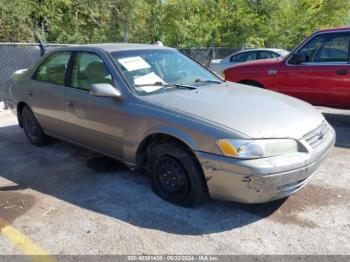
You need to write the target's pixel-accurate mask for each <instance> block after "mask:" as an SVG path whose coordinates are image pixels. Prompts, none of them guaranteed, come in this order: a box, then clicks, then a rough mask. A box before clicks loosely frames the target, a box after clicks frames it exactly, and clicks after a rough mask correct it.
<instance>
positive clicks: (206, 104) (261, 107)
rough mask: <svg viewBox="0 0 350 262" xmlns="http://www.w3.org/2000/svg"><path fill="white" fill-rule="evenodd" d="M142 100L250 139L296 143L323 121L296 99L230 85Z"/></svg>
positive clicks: (309, 107) (227, 83)
mask: <svg viewBox="0 0 350 262" xmlns="http://www.w3.org/2000/svg"><path fill="white" fill-rule="evenodd" d="M143 98H144V99H145V100H146V101H147V102H150V103H152V104H156V105H159V106H162V107H164V108H166V109H170V110H173V111H177V112H182V113H186V114H189V115H192V116H194V117H197V118H198V117H199V118H202V119H205V120H208V121H210V122H215V123H216V124H219V125H221V126H223V127H226V128H229V129H233V130H235V131H238V132H240V133H243V134H245V135H246V136H249V137H251V138H295V139H299V138H301V137H302V136H304V135H305V134H306V133H308V132H310V131H311V130H313V129H314V128H316V127H317V126H318V125H319V124H320V123H321V122H322V121H323V119H324V118H323V116H322V114H321V113H319V112H318V111H317V110H316V109H315V108H314V107H312V106H311V105H310V104H308V103H305V102H303V101H300V100H298V99H295V98H292V97H289V96H286V95H282V94H279V93H276V92H272V91H268V90H264V89H259V88H256V87H250V86H246V85H241V84H236V83H231V82H225V83H222V84H214V85H208V86H201V87H198V88H197V89H196V90H174V91H169V92H166V93H161V94H154V95H149V96H144V97H143Z"/></svg>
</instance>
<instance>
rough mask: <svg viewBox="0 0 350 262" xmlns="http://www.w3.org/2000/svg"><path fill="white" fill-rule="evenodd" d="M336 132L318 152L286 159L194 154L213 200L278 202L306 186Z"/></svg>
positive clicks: (323, 157) (283, 157)
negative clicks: (235, 157)
mask: <svg viewBox="0 0 350 262" xmlns="http://www.w3.org/2000/svg"><path fill="white" fill-rule="evenodd" d="M334 142H335V133H334V131H332V135H331V136H329V138H328V141H325V143H324V146H323V148H322V150H321V151H319V152H313V156H312V157H310V154H309V153H297V154H293V155H289V156H282V157H275V158H265V159H254V160H238V159H233V158H228V157H223V156H218V155H213V154H208V153H203V152H197V157H198V159H199V161H200V163H201V165H202V168H203V171H204V175H205V177H206V181H207V185H208V190H209V194H210V196H211V197H212V198H214V199H223V200H230V201H236V202H241V203H263V202H268V201H272V200H276V199H281V198H284V197H286V196H289V195H291V194H293V193H294V192H296V191H298V190H299V189H301V188H302V187H303V186H305V185H306V184H307V183H308V182H309V181H310V180H311V178H312V176H313V174H315V171H316V170H317V169H318V167H319V166H320V165H321V163H322V162H323V160H324V159H325V158H326V156H327V155H328V153H329V151H330V149H331V148H332V147H333V145H334Z"/></svg>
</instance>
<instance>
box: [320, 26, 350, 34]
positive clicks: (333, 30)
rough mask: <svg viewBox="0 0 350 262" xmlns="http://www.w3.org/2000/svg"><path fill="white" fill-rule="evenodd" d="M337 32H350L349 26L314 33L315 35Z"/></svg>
mask: <svg viewBox="0 0 350 262" xmlns="http://www.w3.org/2000/svg"><path fill="white" fill-rule="evenodd" d="M337 31H350V27H349V26H345V27H335V28H328V29H321V30H318V31H316V32H314V34H317V33H324V32H337Z"/></svg>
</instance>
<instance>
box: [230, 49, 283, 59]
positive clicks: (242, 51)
mask: <svg viewBox="0 0 350 262" xmlns="http://www.w3.org/2000/svg"><path fill="white" fill-rule="evenodd" d="M256 51H269V52H274V53H278V54H280V55H282V53H286V52H288V53H289V51H288V50H284V49H278V48H252V49H244V50H240V51H237V52H235V53H233V54H230V55H228V56H226V57H225V58H224V59H229V58H230V57H231V56H233V55H238V54H242V53H246V52H256Z"/></svg>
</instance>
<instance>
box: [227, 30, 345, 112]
mask: <svg viewBox="0 0 350 262" xmlns="http://www.w3.org/2000/svg"><path fill="white" fill-rule="evenodd" d="M349 44H350V27H345V28H336V29H327V30H320V31H317V32H315V33H314V34H313V35H311V36H310V37H309V38H307V39H306V40H305V41H303V42H302V43H301V44H300V45H299V46H298V47H297V48H295V49H294V50H293V51H292V52H291V53H290V54H289V55H288V56H286V57H285V58H283V59H280V58H277V59H270V60H258V61H251V62H247V63H243V64H239V65H236V66H233V67H231V68H228V69H226V70H225V71H224V75H225V79H226V80H228V81H232V82H238V83H243V84H248V85H253V86H257V87H261V88H266V89H269V90H273V91H277V92H280V93H284V94H287V95H290V96H294V97H297V98H300V99H302V100H305V101H307V102H309V103H311V104H314V105H323V106H332V107H340V108H349V109H350V63H349V61H350V60H349V56H350V50H349Z"/></svg>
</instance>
